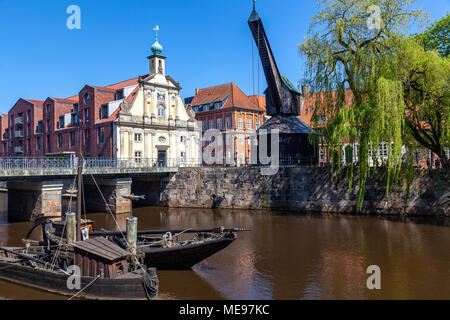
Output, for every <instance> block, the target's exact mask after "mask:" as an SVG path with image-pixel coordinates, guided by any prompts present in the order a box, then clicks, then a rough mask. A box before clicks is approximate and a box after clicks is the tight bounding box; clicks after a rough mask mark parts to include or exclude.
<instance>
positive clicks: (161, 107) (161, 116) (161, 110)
mask: <svg viewBox="0 0 450 320" xmlns="http://www.w3.org/2000/svg"><path fill="white" fill-rule="evenodd" d="M164 112H165V108H164V105H162V104H160V105H159V106H158V116H159V117H160V118H164Z"/></svg>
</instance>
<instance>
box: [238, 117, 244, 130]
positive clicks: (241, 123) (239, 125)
mask: <svg viewBox="0 0 450 320" xmlns="http://www.w3.org/2000/svg"><path fill="white" fill-rule="evenodd" d="M238 129H244V119H243V118H242V117H238Z"/></svg>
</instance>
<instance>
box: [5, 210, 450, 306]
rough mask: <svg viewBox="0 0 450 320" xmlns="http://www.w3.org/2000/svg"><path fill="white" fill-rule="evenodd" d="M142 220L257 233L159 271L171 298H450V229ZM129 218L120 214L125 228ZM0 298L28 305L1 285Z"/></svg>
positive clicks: (9, 235) (264, 218) (209, 218)
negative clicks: (376, 284)
mask: <svg viewBox="0 0 450 320" xmlns="http://www.w3.org/2000/svg"><path fill="white" fill-rule="evenodd" d="M133 213H134V215H135V216H137V217H138V219H139V229H183V228H191V227H195V228H214V227H217V226H224V227H227V228H228V227H242V228H249V229H251V230H252V231H251V232H244V233H240V234H239V236H238V239H237V240H236V241H235V242H234V243H233V244H231V245H230V246H229V247H228V248H226V249H225V250H223V251H221V252H219V253H217V254H216V255H214V256H212V257H210V258H209V259H207V260H205V261H204V262H202V263H200V264H198V265H196V266H195V267H194V270H193V271H182V272H178V271H170V272H169V271H159V272H158V274H159V279H160V289H161V294H162V296H164V297H168V298H169V299H450V269H449V262H450V251H449V250H448V248H447V244H448V243H450V228H448V227H446V226H439V225H433V224H415V223H405V222H401V221H388V220H383V219H376V218H368V217H342V216H320V217H318V216H311V215H289V214H285V213H277V212H266V211H242V210H234V211H230V210H200V209H167V208H140V209H134V212H133ZM128 216H129V215H128V214H126V215H118V216H116V220H117V224H118V225H119V227H120V229H122V230H124V229H125V225H126V218H127V217H128ZM88 218H90V219H92V220H95V226H96V229H97V230H99V229H101V228H104V229H107V230H116V229H117V225H116V222H115V221H114V219H112V217H111V215H109V214H94V215H88ZM445 225H448V223H447V222H446V223H445ZM27 226H29V224H27V223H25V224H13V225H8V226H0V239H3V241H6V242H7V244H8V245H17V244H18V243H19V244H20V239H21V237H22V236H23V234H24V232H26V229H27ZM370 265H379V266H380V268H381V272H382V290H381V291H369V290H368V289H367V288H366V280H367V277H368V275H367V274H366V270H367V267H368V266H370ZM0 296H3V297H6V298H18V297H19V296H16V295H15V293H14V290H13V289H11V288H10V289H9V290H8V291H6V290H4V289H3V285H2V284H0ZM36 297H41V296H36Z"/></svg>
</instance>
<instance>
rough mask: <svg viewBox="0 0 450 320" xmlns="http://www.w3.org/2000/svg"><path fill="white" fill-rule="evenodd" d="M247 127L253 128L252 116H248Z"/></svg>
mask: <svg viewBox="0 0 450 320" xmlns="http://www.w3.org/2000/svg"><path fill="white" fill-rule="evenodd" d="M247 129H253V128H252V118H247Z"/></svg>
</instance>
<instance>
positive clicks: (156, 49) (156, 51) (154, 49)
mask: <svg viewBox="0 0 450 320" xmlns="http://www.w3.org/2000/svg"><path fill="white" fill-rule="evenodd" d="M162 51H163V47H162V45H160V44H159V42H158V38H156V41H155V43H154V44H153V45H152V52H153V54H154V55H155V56H159V55H160V54H161V52H162Z"/></svg>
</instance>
